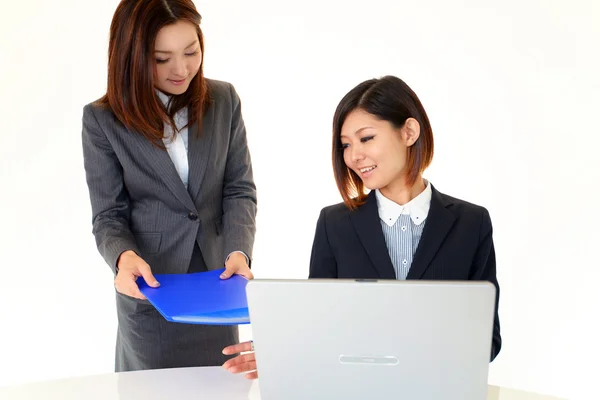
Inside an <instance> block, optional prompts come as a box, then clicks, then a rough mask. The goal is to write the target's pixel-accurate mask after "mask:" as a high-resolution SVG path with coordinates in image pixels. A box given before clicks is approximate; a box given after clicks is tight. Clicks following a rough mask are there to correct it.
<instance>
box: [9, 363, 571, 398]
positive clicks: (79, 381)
mask: <svg viewBox="0 0 600 400" xmlns="http://www.w3.org/2000/svg"><path fill="white" fill-rule="evenodd" d="M0 399H2V400H38V399H40V400H42V399H44V400H95V399H98V400H169V399H177V400H192V399H193V400H198V399H210V400H221V399H223V400H241V399H244V400H260V393H259V381H249V380H247V379H245V378H243V377H242V376H241V375H232V374H230V373H229V372H227V371H225V370H224V369H222V368H220V367H204V368H177V369H162V370H149V371H136V372H124V373H123V372H122V373H113V374H104V375H93V376H85V377H75V378H68V379H60V380H55V381H47V382H38V383H30V384H26V385H20V386H9V387H4V388H1V387H0ZM487 400H560V399H557V398H555V397H549V396H542V395H537V394H533V393H526V392H521V391H517V390H510V389H505V388H500V387H497V386H489V390H488V397H487Z"/></svg>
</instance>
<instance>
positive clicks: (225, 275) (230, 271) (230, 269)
mask: <svg viewBox="0 0 600 400" xmlns="http://www.w3.org/2000/svg"><path fill="white" fill-rule="evenodd" d="M236 270H237V268H235V267H234V266H233V265H226V266H225V271H223V273H222V274H221V279H229V278H231V275H233V274H234V273H235V271H236Z"/></svg>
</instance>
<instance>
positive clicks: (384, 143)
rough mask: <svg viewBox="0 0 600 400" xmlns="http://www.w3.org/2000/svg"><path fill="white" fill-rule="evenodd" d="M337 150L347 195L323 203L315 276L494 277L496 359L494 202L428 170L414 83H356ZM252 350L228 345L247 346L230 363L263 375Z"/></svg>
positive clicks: (493, 348) (494, 350) (493, 349)
mask: <svg viewBox="0 0 600 400" xmlns="http://www.w3.org/2000/svg"><path fill="white" fill-rule="evenodd" d="M332 158H333V172H334V176H335V180H336V183H337V187H338V189H339V192H340V194H341V197H342V199H343V202H341V203H339V204H335V205H331V206H327V207H325V208H323V209H322V210H321V214H320V216H319V218H318V221H317V227H316V231H315V237H314V242H313V247H312V253H311V258H310V272H309V278H329V279H331V278H339V279H361V278H362V279H398V280H406V279H421V280H457V281H469V280H473V281H489V282H491V283H492V284H493V285H494V286H495V287H496V310H495V317H494V327H493V339H492V343H490V361H493V360H494V359H495V358H496V356H497V355H498V353H499V352H500V348H501V346H502V339H501V336H500V321H499V318H498V299H499V293H500V287H499V285H498V280H497V279H496V257H495V250H494V241H493V238H492V221H491V219H490V215H489V213H488V211H487V209H486V208H484V207H482V206H479V205H475V204H472V203H469V202H467V201H464V200H460V199H457V198H455V197H451V196H449V195H447V194H444V193H441V192H439V191H438V190H437V189H436V188H435V187H434V186H433V185H432V184H431V182H429V181H427V180H426V179H424V178H423V172H424V171H425V169H426V168H427V167H428V166H429V164H430V163H431V160H432V158H433V131H432V129H431V125H430V123H429V118H428V116H427V113H426V112H425V109H424V108H423V105H422V104H421V101H420V100H419V98H418V97H417V95H416V94H415V93H414V92H413V90H412V89H411V88H410V87H409V86H408V85H407V84H406V83H404V81H402V80H401V79H399V78H397V77H394V76H386V77H383V78H381V79H370V80H367V81H364V82H362V83H360V84H359V85H357V86H356V87H355V88H353V89H352V90H351V91H350V92H348V93H347V94H346V95H345V96H344V98H343V99H342V100H341V101H340V103H339V105H338V107H337V109H336V112H335V115H334V117H333V136H332ZM367 191H368V193H367ZM395 311H397V312H401V310H397V309H396V308H395V306H394V305H393V304H392V305H390V312H395ZM325 329H326V327H325ZM441 334H443V332H442V333H441ZM252 350H253V347H252V344H251V343H250V342H244V343H240V344H236V345H232V346H229V347H227V348H225V349H224V351H223V352H224V353H225V354H235V353H238V352H249V353H247V354H242V355H239V356H237V357H235V358H234V359H231V360H228V361H227V362H226V363H225V364H224V365H223V366H224V368H225V369H228V370H229V371H231V372H233V373H240V372H243V373H245V376H246V377H248V378H256V377H257V372H256V371H255V368H256V360H255V354H254V352H252Z"/></svg>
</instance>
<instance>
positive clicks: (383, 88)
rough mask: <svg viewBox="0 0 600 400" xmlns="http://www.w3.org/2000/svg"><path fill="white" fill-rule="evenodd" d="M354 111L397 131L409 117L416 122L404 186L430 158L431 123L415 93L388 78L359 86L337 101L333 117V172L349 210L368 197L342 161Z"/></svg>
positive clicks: (429, 161)
mask: <svg viewBox="0 0 600 400" xmlns="http://www.w3.org/2000/svg"><path fill="white" fill-rule="evenodd" d="M357 109H360V110H364V111H365V112H368V113H369V114H371V115H373V116H375V117H376V118H379V119H380V120H384V121H388V122H390V123H391V124H392V126H394V128H396V129H399V128H402V126H404V123H405V122H406V120H407V119H408V118H414V119H416V120H417V121H418V122H419V124H420V126H421V132H420V134H419V138H418V139H417V141H416V142H415V143H414V144H413V145H412V146H410V147H409V148H408V161H407V164H408V170H407V174H406V184H407V185H409V186H412V185H413V184H414V183H415V182H416V180H417V178H418V177H419V176H420V175H421V174H422V173H423V171H424V170H425V169H426V168H427V167H428V166H429V164H430V163H431V160H432V158H433V132H432V130H431V124H430V123H429V118H428V117H427V113H426V112H425V109H424V108H423V105H422V104H421V101H420V100H419V98H418V97H417V95H416V94H415V92H413V91H412V89H411V88H410V87H408V85H407V84H406V83H404V81H402V80H401V79H399V78H397V77H395V76H389V75H388V76H385V77H383V78H380V79H370V80H367V81H364V82H362V83H360V84H359V85H358V86H356V87H355V88H354V89H352V90H351V91H350V92H348V94H346V95H345V96H344V98H343V99H342V100H341V101H340V103H339V104H338V106H337V109H336V110H335V115H334V117H333V137H332V141H333V146H332V147H333V148H332V159H333V160H332V161H333V173H334V175H335V181H336V183H337V187H338V190H339V192H340V194H341V195H342V198H343V199H344V203H345V204H346V206H347V207H348V208H349V209H351V210H353V209H356V208H357V207H359V206H360V205H362V204H363V203H364V201H365V199H366V197H367V195H366V194H365V192H364V189H365V187H364V184H363V182H362V180H361V179H360V177H359V176H358V175H357V174H356V173H355V172H354V171H352V170H351V169H350V168H348V167H347V166H346V163H345V162H344V153H343V151H344V150H343V147H342V141H341V138H340V135H341V132H342V126H343V125H344V121H345V120H346V118H347V117H348V114H350V113H351V112H352V111H354V110H357Z"/></svg>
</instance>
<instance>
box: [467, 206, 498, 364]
mask: <svg viewBox="0 0 600 400" xmlns="http://www.w3.org/2000/svg"><path fill="white" fill-rule="evenodd" d="M492 233H493V228H492V221H491V219H490V215H489V212H488V211H487V210H484V211H483V215H482V220H481V228H480V232H479V247H478V248H477V252H476V253H475V258H474V260H473V265H472V267H471V276H470V279H471V280H480V281H489V282H491V283H492V284H493V285H494V286H495V287H496V306H495V311H494V332H493V338H492V354H491V358H490V361H494V359H495V358H496V356H497V355H498V353H500V348H501V347H502V337H501V336H500V318H499V317H498V304H499V299H500V285H499V284H498V279H497V278H496V254H495V251H494V241H493V239H492Z"/></svg>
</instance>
